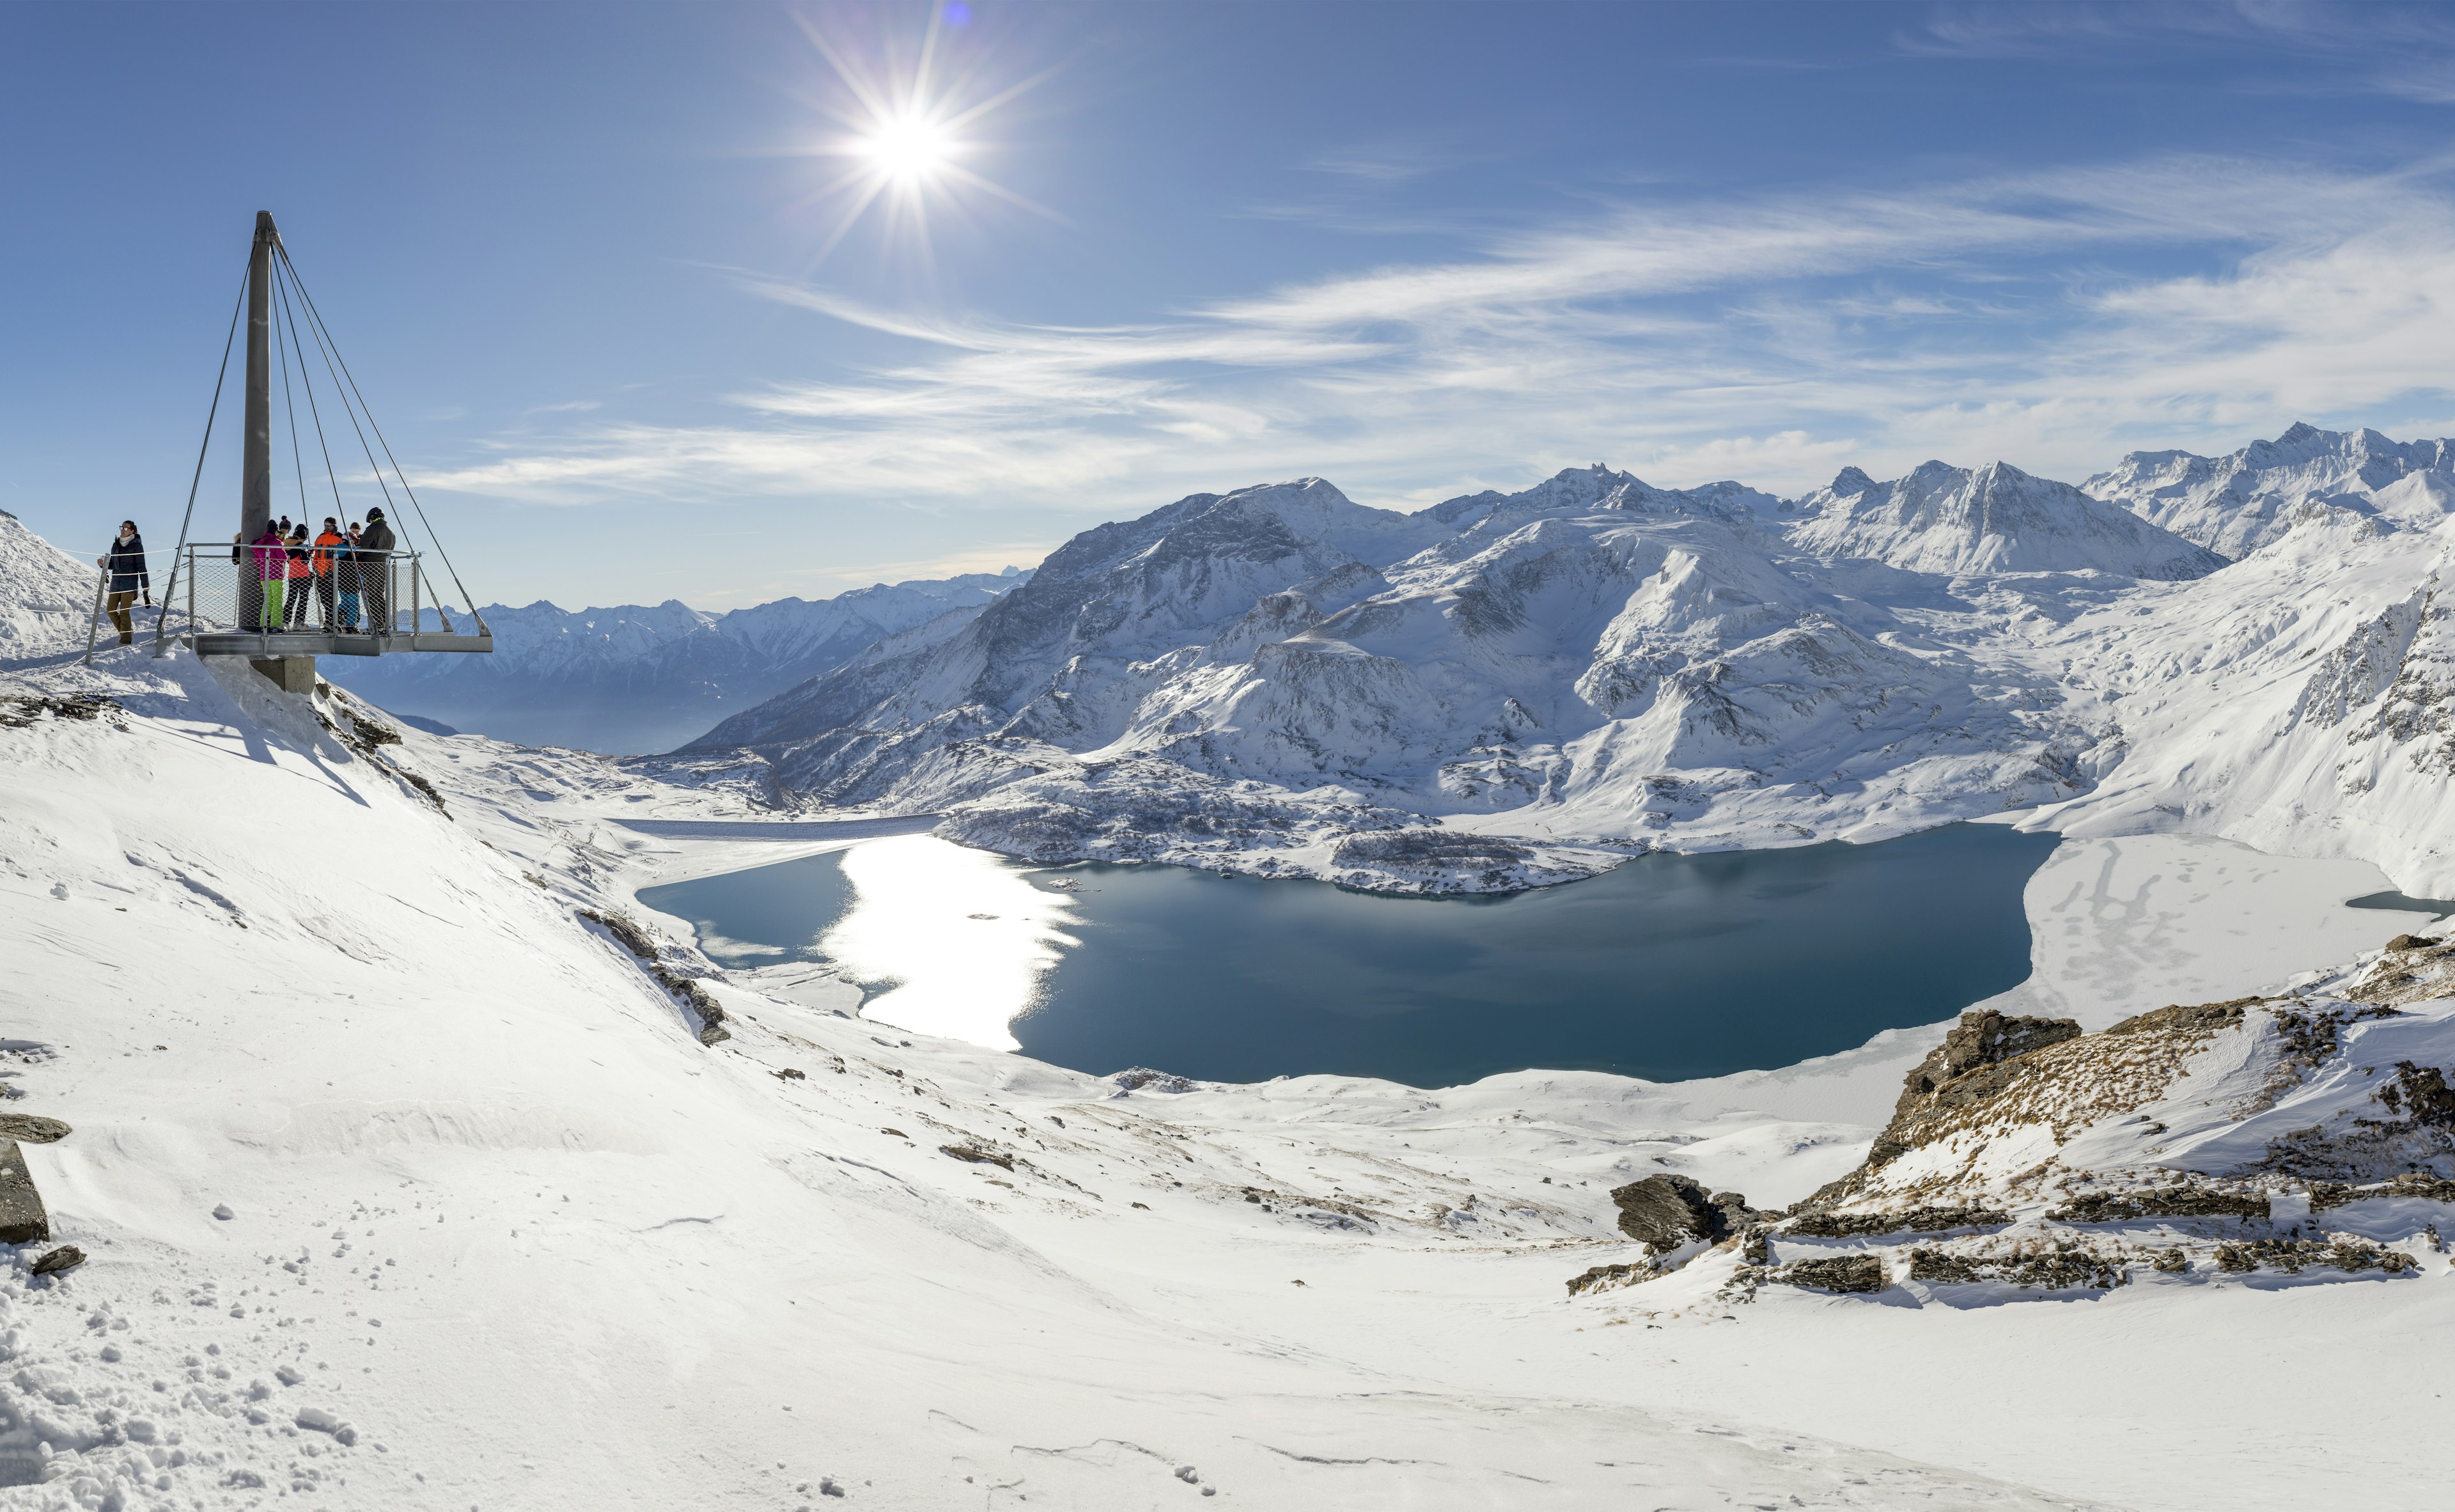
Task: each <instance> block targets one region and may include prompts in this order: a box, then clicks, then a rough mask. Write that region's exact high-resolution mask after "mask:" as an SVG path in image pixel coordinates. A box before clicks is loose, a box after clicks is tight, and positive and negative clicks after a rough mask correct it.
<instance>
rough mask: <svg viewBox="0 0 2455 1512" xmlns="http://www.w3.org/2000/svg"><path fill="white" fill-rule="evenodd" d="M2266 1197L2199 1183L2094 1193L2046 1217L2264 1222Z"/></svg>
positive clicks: (2063, 1220)
mask: <svg viewBox="0 0 2455 1512" xmlns="http://www.w3.org/2000/svg"><path fill="white" fill-rule="evenodd" d="M2267 1215H2268V1201H2267V1195H2266V1194H2265V1193H2263V1192H2228V1191H2225V1190H2222V1189H2221V1188H2218V1187H2211V1186H2202V1185H2200V1184H2198V1183H2196V1182H2190V1181H2176V1182H2175V1183H2174V1184H2173V1185H2171V1186H2152V1187H2141V1188H2135V1189H2133V1190H2131V1191H2127V1192H2092V1193H2089V1194H2088V1195H2087V1196H2085V1197H2080V1198H2075V1199H2074V1200H2071V1201H2069V1202H2066V1203H2064V1204H2063V1205H2062V1206H2060V1207H2059V1208H2057V1209H2055V1210H2054V1211H2053V1212H2051V1213H2048V1214H2047V1215H2046V1218H2047V1220H2048V1221H2050V1222H2055V1223H2127V1222H2131V1221H2133V1220H2139V1219H2143V1218H2242V1219H2258V1220H2262V1221H2264V1220H2265V1219H2266V1218H2267Z"/></svg>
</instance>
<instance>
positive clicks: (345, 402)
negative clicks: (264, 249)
mask: <svg viewBox="0 0 2455 1512" xmlns="http://www.w3.org/2000/svg"><path fill="white" fill-rule="evenodd" d="M283 260H284V262H287V261H288V259H286V258H285V259H283ZM290 276H291V278H292V279H293V280H295V279H296V278H297V276H298V274H297V270H295V269H292V270H291V272H290ZM298 292H299V293H300V294H301V295H302V296H303V295H304V294H305V293H306V292H307V290H306V286H304V285H303V284H302V285H300V286H299V289H298ZM309 314H310V316H311V318H310V319H309V321H308V325H307V333H308V334H309V335H311V336H314V338H315V353H316V354H317V355H318V356H320V357H322V358H323V359H324V372H325V373H327V374H329V375H330V376H331V377H332V380H333V391H334V393H337V394H339V395H340V399H341V412H342V413H344V414H347V415H348V416H349V417H350V429H351V430H352V431H353V432H355V433H356V435H357V438H358V450H359V451H361V452H364V453H365V454H366V455H367V471H368V472H370V473H372V474H375V487H377V488H379V489H381V490H383V496H384V502H385V503H386V504H390V503H391V502H392V486H391V485H390V484H388V483H386V482H385V481H384V476H383V464H382V463H380V462H378V461H376V460H375V448H374V447H372V446H370V445H368V444H367V427H366V426H364V425H360V424H359V423H358V412H357V410H356V409H355V407H354V406H352V404H351V403H350V392H349V390H348V389H346V388H343V387H342V385H341V374H340V373H338V372H337V371H336V370H335V368H334V365H333V363H334V358H335V356H337V355H338V353H335V352H334V351H332V350H331V349H330V348H329V347H328V346H327V345H326V340H327V337H329V336H330V334H331V333H329V332H324V331H319V330H318V329H317V326H318V325H319V324H320V323H319V322H317V321H316V320H314V319H313V318H312V316H313V314H314V307H313V306H310V307H309ZM306 360H307V359H306V358H305V356H303V355H302V356H301V357H300V358H299V361H300V362H302V363H303V362H305V361H306ZM367 422H368V424H370V425H371V424H373V423H374V422H375V416H373V415H369V416H367Z"/></svg>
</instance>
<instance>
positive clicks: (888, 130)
mask: <svg viewBox="0 0 2455 1512" xmlns="http://www.w3.org/2000/svg"><path fill="white" fill-rule="evenodd" d="M957 146H958V144H957V143H955V142H954V141H953V140H951V139H950V137H949V136H948V133H947V131H946V130H945V128H943V127H942V126H940V125H939V124H938V123H937V122H936V121H933V120H930V119H929V118H928V117H926V116H923V115H905V116H902V117H899V118H897V119H894V120H888V121H882V122H880V123H879V124H878V127H877V129H876V130H875V131H871V132H870V134H869V135H867V136H866V137H862V138H861V139H859V141H858V142H857V144H856V146H855V151H857V152H858V153H859V154H860V155H862V156H863V157H866V158H867V159H868V160H869V164H870V169H871V171H873V172H875V173H877V174H878V175H879V176H880V177H882V178H884V179H887V180H889V181H891V182H895V183H905V184H911V183H919V182H921V181H923V180H925V179H930V178H935V177H936V176H938V175H939V174H940V173H941V172H943V171H944V170H945V168H946V167H947V165H948V164H949V163H950V162H951V161H952V159H953V157H954V155H955V151H956V149H957Z"/></svg>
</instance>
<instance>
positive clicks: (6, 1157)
mask: <svg viewBox="0 0 2455 1512" xmlns="http://www.w3.org/2000/svg"><path fill="white" fill-rule="evenodd" d="M50 1238H51V1214H50V1213H49V1212H48V1211H46V1210H45V1209H44V1207H43V1194H42V1193H40V1192H38V1191H36V1190H35V1189H34V1174H33V1173H32V1172H31V1171H29V1170H27V1169H26V1156H25V1152H23V1151H21V1150H19V1149H18V1148H17V1141H16V1140H14V1139H0V1244H39V1243H41V1242H43V1241H44V1240H47V1239H50Z"/></svg>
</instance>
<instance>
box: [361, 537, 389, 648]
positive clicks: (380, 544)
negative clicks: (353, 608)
mask: <svg viewBox="0 0 2455 1512" xmlns="http://www.w3.org/2000/svg"><path fill="white" fill-rule="evenodd" d="M392 548H393V534H392V521H390V520H388V519H385V518H384V512H383V511H382V510H381V509H379V508H378V509H371V510H369V511H367V528H366V529H365V530H363V531H361V532H359V533H358V592H359V593H360V594H362V595H365V597H366V601H367V633H368V634H369V635H391V634H392Z"/></svg>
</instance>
